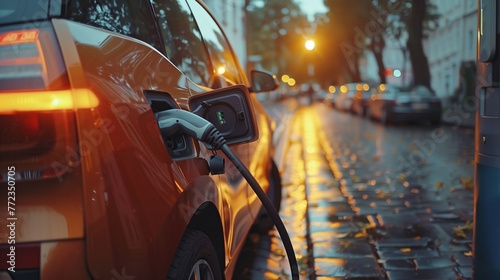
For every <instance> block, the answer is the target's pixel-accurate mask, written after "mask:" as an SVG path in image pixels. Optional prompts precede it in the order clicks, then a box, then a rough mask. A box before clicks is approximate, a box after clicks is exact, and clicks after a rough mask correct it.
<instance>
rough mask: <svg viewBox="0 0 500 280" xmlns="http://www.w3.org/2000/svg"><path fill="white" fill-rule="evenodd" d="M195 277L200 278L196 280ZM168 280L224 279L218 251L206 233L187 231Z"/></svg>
mask: <svg viewBox="0 0 500 280" xmlns="http://www.w3.org/2000/svg"><path fill="white" fill-rule="evenodd" d="M195 275H196V277H199V278H195V277H194V276H195ZM167 279H169V280H177V279H204V280H218V279H222V271H221V268H220V265H219V260H218V258H217V251H216V250H215V247H214V245H213V243H212V241H211V240H210V238H209V237H208V236H207V235H206V234H205V233H203V232H202V231H199V230H194V229H187V230H186V233H185V234H184V236H183V237H182V240H181V243H180V245H179V247H178V248H177V252H176V254H175V257H174V260H173V261H172V265H171V266H170V269H169V272H168V276H167Z"/></svg>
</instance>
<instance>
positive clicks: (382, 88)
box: [378, 84, 386, 91]
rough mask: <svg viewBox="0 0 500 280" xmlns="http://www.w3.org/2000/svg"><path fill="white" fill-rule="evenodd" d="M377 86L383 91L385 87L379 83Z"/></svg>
mask: <svg viewBox="0 0 500 280" xmlns="http://www.w3.org/2000/svg"><path fill="white" fill-rule="evenodd" d="M378 88H379V89H380V91H384V90H385V88H386V87H385V85H384V84H381V85H380V86H378Z"/></svg>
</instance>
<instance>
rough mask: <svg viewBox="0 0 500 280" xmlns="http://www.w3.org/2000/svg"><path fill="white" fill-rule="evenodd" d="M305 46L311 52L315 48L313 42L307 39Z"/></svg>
mask: <svg viewBox="0 0 500 280" xmlns="http://www.w3.org/2000/svg"><path fill="white" fill-rule="evenodd" d="M305 46H306V49H307V50H308V51H312V50H314V47H316V43H315V42H314V41H313V40H311V39H309V40H307V41H306V44H305Z"/></svg>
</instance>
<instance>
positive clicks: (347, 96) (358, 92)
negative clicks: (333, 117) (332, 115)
mask: <svg viewBox="0 0 500 280" xmlns="http://www.w3.org/2000/svg"><path fill="white" fill-rule="evenodd" d="M369 89H370V86H369V85H368V84H366V83H348V84H345V85H342V86H340V94H339V95H338V97H337V100H336V101H335V107H336V108H338V109H339V110H341V111H348V112H353V104H354V99H355V98H356V97H358V98H359V99H361V97H362V96H364V93H365V92H367V91H369ZM360 104H361V103H360Z"/></svg>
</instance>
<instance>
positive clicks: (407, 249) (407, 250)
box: [401, 248, 411, 253]
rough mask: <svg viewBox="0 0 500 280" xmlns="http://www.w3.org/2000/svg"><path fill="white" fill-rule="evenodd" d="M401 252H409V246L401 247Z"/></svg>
mask: <svg viewBox="0 0 500 280" xmlns="http://www.w3.org/2000/svg"><path fill="white" fill-rule="evenodd" d="M401 252H403V253H409V252H411V248H401Z"/></svg>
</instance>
